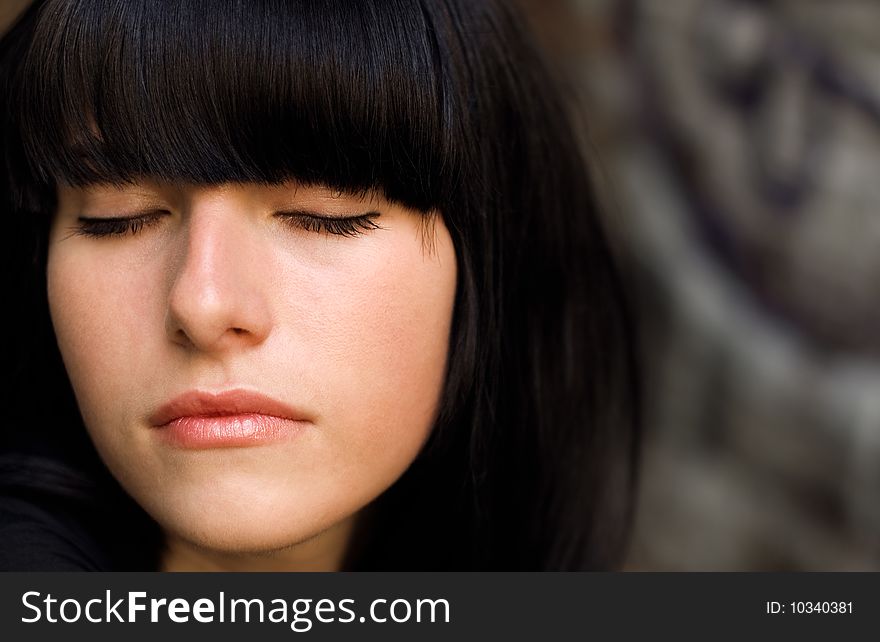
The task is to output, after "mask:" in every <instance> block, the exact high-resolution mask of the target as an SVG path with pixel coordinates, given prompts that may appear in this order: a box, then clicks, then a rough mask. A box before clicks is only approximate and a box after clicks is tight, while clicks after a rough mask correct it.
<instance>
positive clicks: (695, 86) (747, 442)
mask: <svg viewBox="0 0 880 642" xmlns="http://www.w3.org/2000/svg"><path fill="white" fill-rule="evenodd" d="M521 2H522V4H523V5H524V7H525V9H526V11H527V13H528V14H529V16H530V18H531V21H532V22H533V23H534V26H535V30H536V32H537V34H538V36H539V39H540V41H541V42H542V43H543V46H544V48H545V49H546V53H547V56H548V57H549V59H550V61H551V63H552V64H553V66H554V68H555V69H557V70H558V71H559V72H560V74H561V75H562V76H563V78H564V79H565V80H566V81H567V83H568V85H569V88H570V89H571V90H573V91H574V92H575V93H576V95H577V97H578V98H579V100H580V102H581V104H582V105H583V109H582V111H583V113H582V114H581V116H582V119H583V120H585V121H586V127H587V129H588V131H589V136H590V139H591V143H592V146H593V147H594V150H593V151H594V153H595V156H596V157H597V158H598V161H599V162H598V163H597V176H598V180H599V184H600V186H601V189H602V192H603V198H604V200H605V202H606V206H607V208H608V213H609V219H610V221H611V226H612V231H613V233H614V237H615V241H616V243H617V244H618V245H619V247H620V250H621V252H622V254H623V255H624V257H626V260H627V264H628V265H627V267H628V271H629V272H630V275H631V276H632V278H633V280H634V282H635V283H636V285H637V300H638V304H639V313H640V322H641V327H642V334H643V343H644V345H643V354H644V363H645V366H646V368H647V373H646V375H647V386H646V391H647V397H648V399H647V408H646V414H645V416H646V444H645V452H644V455H645V459H644V469H643V471H642V478H641V485H640V499H639V507H638V511H637V520H636V531H635V537H634V540H633V543H632V547H631V550H630V554H629V559H628V562H627V568H628V569H632V570H878V568H880V211H878V209H880V30H878V26H880V2H876V0H834V1H831V0H777V1H771V0H765V1H761V0H540V1H528V0H521Z"/></svg>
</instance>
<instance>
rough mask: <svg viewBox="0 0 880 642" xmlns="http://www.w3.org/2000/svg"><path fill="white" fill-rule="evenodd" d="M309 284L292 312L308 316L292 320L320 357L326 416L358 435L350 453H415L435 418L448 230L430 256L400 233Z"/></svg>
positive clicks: (448, 284) (446, 305) (444, 342)
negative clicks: (306, 306) (301, 304)
mask: <svg viewBox="0 0 880 642" xmlns="http://www.w3.org/2000/svg"><path fill="white" fill-rule="evenodd" d="M414 233H415V232H414ZM308 281H309V282H310V283H311V284H312V286H311V288H310V289H311V292H312V293H311V294H310V295H309V296H308V297H307V300H308V301H309V302H310V303H311V304H313V307H312V309H311V310H310V311H301V312H300V313H297V316H298V317H299V318H300V319H301V320H302V319H308V320H309V322H307V323H300V324H299V325H298V330H297V333H298V337H297V340H296V343H297V344H298V345H300V346H304V349H305V350H307V354H306V355H305V358H306V359H307V360H310V361H311V363H314V364H320V365H319V368H320V372H319V373H316V374H318V375H319V376H320V377H321V378H320V380H318V381H316V382H315V383H316V387H319V388H320V390H321V391H322V393H323V395H324V398H323V399H322V403H321V406H322V407H323V408H326V409H328V412H329V413H332V415H333V421H329V422H328V423H329V424H330V425H337V426H347V427H349V428H350V430H348V431H347V433H346V434H344V435H340V438H343V439H347V440H352V441H358V442H359V443H358V445H357V448H356V449H354V450H352V451H349V452H354V453H358V454H359V455H360V456H363V455H364V454H365V453H368V452H375V453H376V455H377V456H388V452H393V451H395V450H397V449H400V450H401V451H402V454H403V452H404V451H405V452H406V456H410V455H412V454H413V453H412V450H413V449H417V448H418V447H420V446H421V444H422V443H423V441H424V439H425V438H426V437H427V433H428V431H429V429H430V427H431V425H432V423H433V420H434V416H435V414H436V410H437V403H438V400H439V395H440V392H441V388H442V384H443V380H444V375H445V369H446V360H447V352H448V346H449V331H450V325H451V317H452V307H453V302H454V296H455V283H456V271H455V256H454V251H453V248H452V242H451V240H450V239H449V238H448V232H445V228H444V229H443V234H442V235H441V234H440V233H438V242H437V244H436V248H435V249H434V251H433V252H432V253H430V254H429V253H428V252H427V250H424V251H423V249H422V246H421V243H420V242H413V239H412V238H410V237H406V236H401V237H400V240H399V241H398V242H395V243H391V244H389V245H387V246H383V247H382V250H381V253H378V252H377V255H376V256H368V257H364V256H363V255H360V256H358V257H357V258H356V260H352V261H351V262H349V261H342V262H339V263H337V265H336V266H335V267H334V269H333V270H332V271H329V272H328V271H324V272H323V273H322V274H321V275H318V274H316V275H312V277H311V278H310V279H309V280H308ZM291 296H295V294H294V293H291ZM303 335H308V336H303ZM327 419H330V417H329V416H328V417H327ZM379 451H382V452H379Z"/></svg>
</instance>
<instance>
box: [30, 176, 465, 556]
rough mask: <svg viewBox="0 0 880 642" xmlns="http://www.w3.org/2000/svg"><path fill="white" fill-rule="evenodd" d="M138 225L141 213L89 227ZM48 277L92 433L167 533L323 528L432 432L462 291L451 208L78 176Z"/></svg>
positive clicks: (62, 192)
mask: <svg viewBox="0 0 880 642" xmlns="http://www.w3.org/2000/svg"><path fill="white" fill-rule="evenodd" d="M297 211H298V212H299V215H298V216H296V215H294V216H287V215H283V214H281V213H282V212H297ZM370 213H373V214H371V216H372V218H361V219H360V222H358V221H354V222H352V221H349V222H348V223H346V222H342V221H341V219H342V218H348V217H352V216H360V215H364V214H370ZM374 214H375V215H374ZM312 216H318V217H327V218H334V219H336V220H333V221H329V222H326V221H323V222H322V221H321V220H318V219H315V218H311V217H312ZM121 217H124V218H128V217H141V218H140V219H139V221H138V222H134V223H133V222H131V221H122V222H119V221H116V222H113V221H109V222H108V221H106V220H105V221H100V220H92V219H102V218H103V219H106V218H114V219H118V218H121ZM83 218H85V219H88V220H87V221H83V220H82V219H83ZM426 222H429V223H428V225H426ZM334 232H337V233H335V234H334ZM338 232H345V233H344V234H339V233H338ZM47 277H48V296H49V306H50V310H51V315H52V321H53V324H54V328H55V332H56V335H57V338H58V344H59V347H60V350H61V354H62V357H63V359H64V363H65V365H66V368H67V371H68V374H69V376H70V380H71V382H72V385H73V389H74V391H75V393H76V397H77V401H78V403H79V408H80V411H81V413H82V416H83V419H84V421H85V425H86V427H87V429H88V431H89V434H90V435H91V438H92V440H93V441H94V443H95V446H96V447H97V449H98V451H99V453H100V454H101V457H102V458H103V460H104V461H105V462H106V464H107V466H108V467H109V468H110V470H111V472H112V473H113V474H114V475H115V476H116V478H117V479H118V480H119V481H120V482H121V484H122V485H123V487H124V488H125V489H126V490H127V491H128V492H129V493H130V494H131V495H132V497H134V499H135V500H137V501H138V503H140V504H141V505H142V506H143V507H144V508H145V509H146V510H147V512H149V513H150V514H151V515H152V516H153V517H154V518H155V519H156V520H157V521H158V522H159V524H160V525H161V526H162V527H163V529H164V530H165V532H166V533H167V534H168V535H169V536H173V537H175V538H180V539H182V540H184V541H186V542H190V543H193V544H195V545H196V546H198V547H203V548H207V549H211V550H217V551H227V552H258V551H268V550H275V549H279V548H282V547H286V546H289V545H291V544H294V543H297V542H301V541H303V540H306V539H308V538H311V537H313V536H315V535H317V534H319V533H321V532H322V531H325V530H326V529H328V528H329V527H331V526H333V525H335V524H339V523H342V522H344V521H345V520H346V519H348V518H350V517H352V516H353V515H354V514H355V513H356V512H357V511H358V510H359V509H360V508H362V507H363V506H365V505H366V504H367V503H369V502H370V501H371V500H372V499H374V498H375V497H376V496H377V495H379V494H380V493H382V491H384V490H385V489H386V488H388V487H389V486H390V485H391V484H392V483H393V482H394V481H395V480H396V479H397V478H398V477H399V476H400V475H401V474H402V473H403V472H404V470H405V469H406V468H407V467H408V466H409V464H410V463H411V462H412V461H413V459H414V458H415V456H416V454H417V453H418V451H419V450H420V449H421V447H422V445H423V444H424V442H425V440H426V438H427V437H428V435H429V433H430V431H431V427H432V425H433V422H434V419H435V417H436V413H437V410H438V402H439V398H440V393H441V388H442V386H443V382H444V377H445V368H446V358H447V350H448V346H449V331H450V324H451V319H452V309H453V300H454V295H455V283H456V261H455V252H454V248H453V245H452V241H451V239H450V236H449V232H448V230H447V229H446V227H445V226H444V224H443V222H442V219H441V218H440V217H439V216H438V217H434V218H432V219H425V217H424V215H422V214H420V213H418V212H415V211H412V210H409V209H406V208H404V207H402V206H400V205H398V204H394V203H391V202H389V201H387V200H385V199H383V198H382V197H380V196H377V195H372V196H370V195H368V196H366V197H359V196H353V195H346V194H341V195H340V194H339V193H334V192H332V191H331V190H329V189H324V188H320V187H307V186H297V185H294V184H284V185H278V186H263V185H254V184H226V185H221V186H215V187H201V186H192V185H182V184H157V183H153V182H148V181H144V182H142V183H139V184H136V185H132V186H127V187H113V186H94V187H89V188H72V187H67V186H62V187H60V188H59V207H58V211H57V215H56V217H55V219H54V222H53V225H52V228H51V232H50V243H49V257H48V274H47ZM248 393H257V394H258V395H263V396H265V397H268V398H269V399H270V400H271V401H267V400H265V399H258V398H255V397H253V396H249V395H248ZM175 400H176V401H175Z"/></svg>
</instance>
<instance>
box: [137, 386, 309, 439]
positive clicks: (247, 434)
mask: <svg viewBox="0 0 880 642" xmlns="http://www.w3.org/2000/svg"><path fill="white" fill-rule="evenodd" d="M149 421H150V424H151V425H152V426H153V427H154V428H156V429H157V430H156V433H155V434H156V435H158V436H159V438H160V439H162V440H164V442H165V443H168V444H170V445H172V446H175V447H178V448H186V449H208V448H239V447H247V446H258V445H262V444H267V443H271V442H277V441H280V440H282V439H286V438H289V437H292V436H294V435H296V434H299V432H301V430H302V429H303V427H305V426H306V425H307V424H308V423H309V422H310V418H309V417H308V415H307V414H306V413H304V412H302V411H300V410H298V409H296V408H294V407H292V406H289V405H287V404H285V403H282V402H280V401H278V400H277V399H272V398H271V397H267V396H265V395H261V394H259V393H255V392H250V391H247V390H230V391H226V392H221V393H216V394H215V393H209V392H201V391H192V392H187V393H185V394H183V395H180V396H179V397H175V398H174V399H172V400H171V401H169V402H168V403H166V404H164V405H163V406H161V407H159V409H158V410H156V412H154V413H153V414H152V415H151V416H150V418H149Z"/></svg>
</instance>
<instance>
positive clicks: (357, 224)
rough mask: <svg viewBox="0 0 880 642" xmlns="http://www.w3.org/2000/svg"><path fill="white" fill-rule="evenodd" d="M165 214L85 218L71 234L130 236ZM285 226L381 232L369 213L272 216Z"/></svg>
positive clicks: (348, 232) (353, 233) (340, 232)
mask: <svg viewBox="0 0 880 642" xmlns="http://www.w3.org/2000/svg"><path fill="white" fill-rule="evenodd" d="M167 214H169V212H167V211H164V210H162V211H156V212H150V213H148V214H144V215H141V216H133V217H126V218H116V217H112V218H86V217H82V218H80V220H79V225H78V226H77V228H76V230H75V233H76V234H78V235H81V236H88V237H92V238H102V237H108V236H126V235H128V234H131V235H132V236H134V235H135V234H138V233H139V232H140V231H141V230H143V229H144V228H146V227H152V226H153V225H155V224H157V223H158V222H159V220H160V219H161V218H162V217H163V216H165V215H167ZM275 216H277V217H278V218H280V219H281V220H282V221H283V222H284V223H285V224H286V225H291V226H293V227H296V228H298V229H302V230H304V231H306V232H318V233H322V234H330V235H333V236H344V237H355V236H360V235H361V234H363V233H365V232H369V231H372V230H376V229H381V226H380V225H379V224H378V223H376V222H375V221H374V220H373V219H374V218H376V217H378V216H379V214H378V213H376V212H369V213H367V214H362V215H360V216H349V217H345V218H340V217H335V216H334V217H330V216H317V215H315V214H305V213H302V212H276V213H275Z"/></svg>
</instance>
